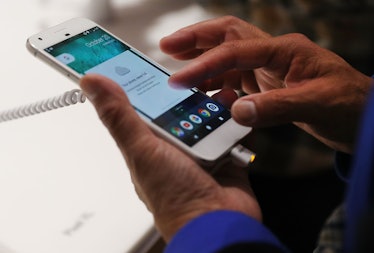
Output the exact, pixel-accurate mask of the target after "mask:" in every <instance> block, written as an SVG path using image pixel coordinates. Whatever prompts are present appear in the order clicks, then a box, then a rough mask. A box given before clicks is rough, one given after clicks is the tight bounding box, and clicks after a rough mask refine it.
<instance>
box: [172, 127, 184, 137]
mask: <svg viewBox="0 0 374 253" xmlns="http://www.w3.org/2000/svg"><path fill="white" fill-rule="evenodd" d="M171 132H172V133H173V134H174V135H176V136H178V137H183V136H184V132H183V130H182V129H180V128H179V127H172V128H171Z"/></svg>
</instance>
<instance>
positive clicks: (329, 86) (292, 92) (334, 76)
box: [160, 17, 371, 153]
mask: <svg viewBox="0 0 374 253" xmlns="http://www.w3.org/2000/svg"><path fill="white" fill-rule="evenodd" d="M160 47H161V49H162V50H163V51H164V52H165V53H167V54H170V55H172V56H173V57H175V58H176V59H180V60H190V59H193V60H192V62H191V63H189V64H187V66H186V67H184V68H182V69H181V70H180V71H178V72H177V73H175V74H174V75H172V76H171V78H170V80H169V82H170V84H171V85H172V86H174V87H179V88H181V87H182V88H186V87H193V86H197V87H199V88H200V89H202V90H205V91H208V90H216V89H224V90H225V93H227V89H236V90H242V91H244V92H245V93H247V94H248V95H246V96H243V97H241V98H240V99H238V100H237V101H236V102H235V103H234V104H233V106H232V108H231V112H232V115H233V118H234V119H235V120H236V121H237V122H239V123H241V124H243V125H247V126H253V127H261V126H271V125H277V124H281V123H290V122H294V123H295V124H296V125H298V126H299V127H301V128H302V129H304V130H305V131H306V132H308V133H310V134H312V135H313V136H315V137H316V138H317V139H319V140H320V141H322V142H324V143H325V144H327V145H328V146H330V147H332V148H333V149H336V150H339V151H343V152H347V153H351V152H352V151H353V148H354V142H355V135H356V130H357V125H358V121H359V118H360V115H361V111H362V108H363V106H364V104H365V100H366V96H367V93H368V91H369V89H370V87H371V78H370V77H368V76H365V75H364V74H362V73H360V72H358V71H356V70H355V69H354V68H352V67H351V66H350V65H349V64H348V63H346V62H345V61H344V60H343V59H341V58H340V57H339V56H337V55H335V54H334V53H332V52H330V51H328V50H326V49H323V48H321V47H319V46H317V45H316V44H314V43H313V42H311V41H310V40H308V39H307V38H306V37H304V36H303V35H300V34H289V35H284V36H279V37H271V36H270V35H268V34H266V33H265V32H263V31H261V30H259V29H258V28H256V27H255V26H253V25H250V24H248V23H246V22H244V21H242V20H240V19H237V18H234V17H223V18H219V19H215V20H209V21H205V22H201V23H198V24H195V25H192V26H189V27H186V28H183V29H181V30H179V31H177V32H175V33H174V34H172V35H170V36H168V37H165V38H164V39H162V40H161V42H160ZM216 97H217V98H219V100H221V101H225V99H226V98H225V95H224V94H220V93H218V95H217V96H216Z"/></svg>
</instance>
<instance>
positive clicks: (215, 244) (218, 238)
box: [165, 211, 288, 253]
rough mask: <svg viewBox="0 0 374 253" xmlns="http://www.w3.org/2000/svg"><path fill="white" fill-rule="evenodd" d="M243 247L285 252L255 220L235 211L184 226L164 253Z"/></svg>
mask: <svg viewBox="0 0 374 253" xmlns="http://www.w3.org/2000/svg"><path fill="white" fill-rule="evenodd" d="M235 245H245V247H246V248H248V249H251V246H253V247H254V248H256V249H257V248H258V247H259V245H261V247H265V248H266V247H267V248H272V249H276V251H273V252H288V250H287V249H286V248H285V247H284V246H283V245H282V244H281V243H280V242H279V240H278V239H277V238H276V237H275V236H274V235H273V234H272V233H271V232H270V231H269V230H268V229H267V228H266V227H264V226H263V225H262V224H261V223H259V222H258V221H257V220H255V219H253V218H251V217H249V216H247V215H244V214H242V213H239V212H234V211H214V212H210V213H207V214H204V215H202V216H200V217H198V218H196V219H194V220H192V221H191V222H190V223H188V224H187V225H185V226H184V227H183V228H182V229H181V230H180V231H179V232H178V233H177V234H176V235H175V236H174V238H173V239H172V240H171V242H170V243H169V245H168V246H167V248H166V250H165V253H175V252H178V253H191V252H194V253H198V252H204V253H210V252H219V251H222V250H223V249H225V248H227V247H232V246H235Z"/></svg>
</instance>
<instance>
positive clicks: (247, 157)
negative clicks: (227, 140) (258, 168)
mask: <svg viewBox="0 0 374 253" xmlns="http://www.w3.org/2000/svg"><path fill="white" fill-rule="evenodd" d="M230 156H231V159H232V161H233V163H235V164H236V165H238V166H240V167H247V166H248V165H249V164H251V163H252V162H253V161H254V160H255V158H256V154H255V153H254V152H252V151H251V150H249V149H247V148H246V147H244V146H243V145H241V144H238V145H236V146H235V147H233V148H232V149H231V151H230Z"/></svg>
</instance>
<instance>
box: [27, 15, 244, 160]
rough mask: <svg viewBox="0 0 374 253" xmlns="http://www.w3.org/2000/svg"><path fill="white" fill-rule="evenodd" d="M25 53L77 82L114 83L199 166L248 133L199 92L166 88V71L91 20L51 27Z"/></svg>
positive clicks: (157, 129) (156, 129)
mask: <svg viewBox="0 0 374 253" xmlns="http://www.w3.org/2000/svg"><path fill="white" fill-rule="evenodd" d="M27 48H28V49H29V50H30V52H32V53H33V54H34V55H35V56H36V57H39V58H40V59H42V60H43V61H45V62H46V63H48V64H49V65H51V66H52V67H54V68H55V69H57V70H58V71H60V72H61V73H63V74H64V75H66V76H68V77H70V78H71V79H73V80H74V81H75V82H79V80H80V79H81V78H82V76H84V75H85V74H89V73H95V74H100V75H104V76H106V77H108V78H110V79H112V80H113V81H115V82H116V83H117V84H118V85H119V86H120V87H121V88H122V89H123V90H124V91H125V93H126V95H127V96H128V98H129V100H130V102H131V104H132V106H133V107H134V109H135V110H136V112H137V113H138V114H139V115H140V117H141V118H142V119H143V120H144V121H145V122H146V123H147V124H148V126H149V127H150V128H151V129H152V130H154V132H156V133H157V134H158V135H159V136H161V137H163V138H164V139H166V140H167V141H169V142H170V143H172V144H174V145H175V146H177V147H179V148H180V149H181V150H183V151H184V152H186V153H187V154H189V155H190V156H191V157H193V158H194V159H196V160H197V161H199V162H201V163H204V164H208V165H209V164H210V165H211V164H214V163H215V162H216V161H217V160H219V159H220V158H222V157H224V156H225V155H226V154H227V153H228V152H230V150H231V149H232V147H233V146H234V145H235V144H236V143H237V142H239V141H240V140H241V139H242V138H243V137H244V136H246V135H247V134H248V133H249V132H250V131H251V128H250V127H244V126H241V125H239V124H237V123H236V122H235V121H234V120H233V119H232V118H231V114H230V111H229V110H227V109H226V108H225V107H224V106H222V105H221V104H219V103H218V102H216V101H213V100H212V99H211V98H210V97H208V96H206V95H205V94H203V93H202V92H200V91H199V90H198V89H196V88H192V89H185V90H180V89H174V88H172V87H170V86H169V85H168V83H167V81H168V78H169V76H170V74H169V73H168V71H167V70H166V69H164V68H163V67H162V66H160V65H158V64H157V63H155V62H154V61H152V60H151V59H149V58H148V57H146V56H145V55H143V54H142V53H141V52H139V51H138V50H136V49H135V48H133V47H132V46H130V45H129V44H127V43H125V42H123V41H122V40H120V39H119V38H117V37H115V36H114V35H113V34H111V33H110V32H109V31H106V30H105V29H103V28H102V27H100V26H99V25H97V24H96V23H94V22H93V21H91V20H88V19H84V18H76V19H72V20H69V21H66V22H64V23H62V24H59V25H57V26H54V27H51V28H49V29H47V30H45V31H42V32H40V33H38V34H36V35H33V36H31V37H30V38H29V39H28V41H27Z"/></svg>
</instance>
